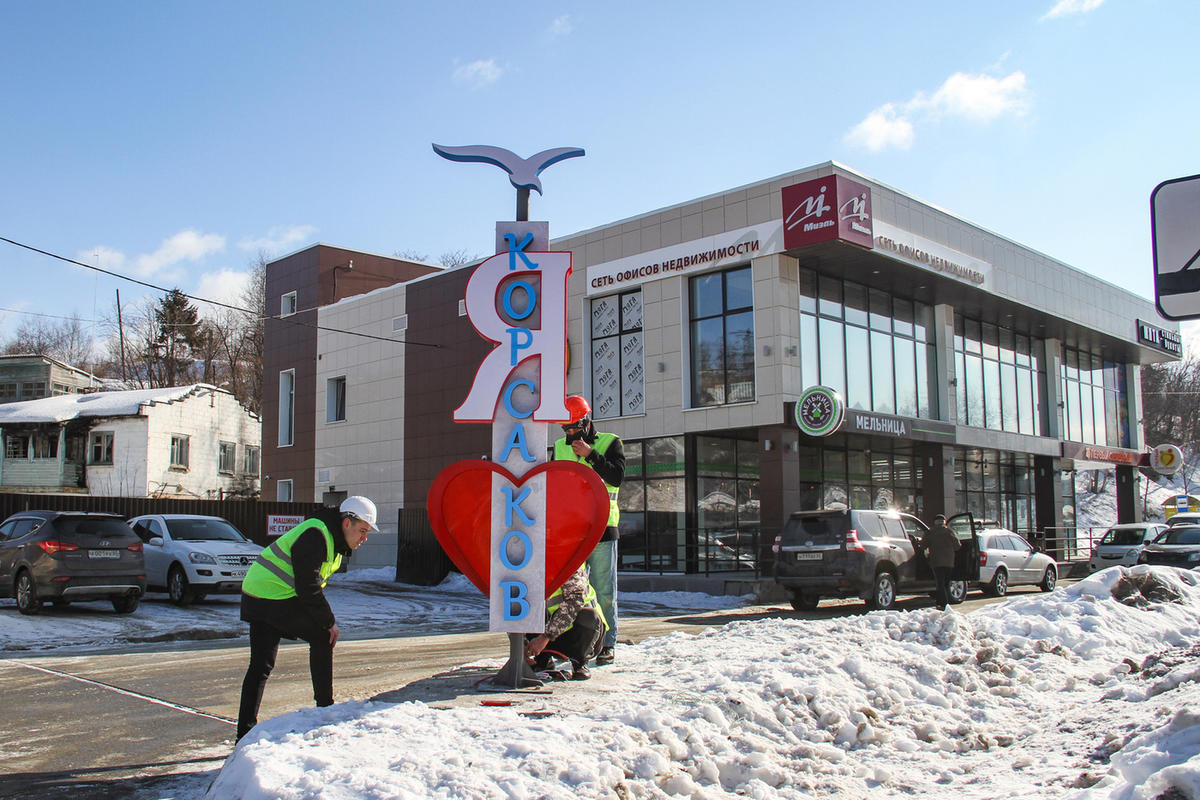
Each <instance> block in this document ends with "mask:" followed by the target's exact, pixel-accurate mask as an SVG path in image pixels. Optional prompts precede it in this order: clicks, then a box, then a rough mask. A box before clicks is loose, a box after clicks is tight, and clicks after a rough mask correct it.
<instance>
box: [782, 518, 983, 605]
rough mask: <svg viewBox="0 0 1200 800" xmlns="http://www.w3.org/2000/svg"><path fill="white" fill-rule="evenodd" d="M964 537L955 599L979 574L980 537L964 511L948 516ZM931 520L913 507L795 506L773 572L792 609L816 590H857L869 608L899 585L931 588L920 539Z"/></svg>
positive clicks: (892, 595) (845, 593)
mask: <svg viewBox="0 0 1200 800" xmlns="http://www.w3.org/2000/svg"><path fill="white" fill-rule="evenodd" d="M951 523H952V524H951V529H952V530H954V531H955V533H956V534H957V535H958V536H959V538H960V539H961V540H962V541H963V547H961V548H960V549H959V551H958V554H957V557H956V560H955V568H954V573H953V579H952V580H951V582H950V602H951V603H961V602H962V601H963V599H964V598H965V597H966V593H967V584H968V583H969V582H973V581H975V580H978V578H979V543H978V540H977V538H976V536H975V525H974V521H973V520H972V518H971V515H970V514H958V515H956V516H954V517H952V518H951ZM928 531H929V528H928V527H927V526H926V525H925V523H924V522H922V521H921V520H919V519H917V518H916V517H914V516H912V515H911V514H901V513H897V512H894V511H867V510H857V509H838V510H829V509H826V510H823V511H798V512H796V513H794V514H792V515H791V517H789V518H788V521H787V524H786V525H785V526H784V528H783V532H782V533H781V534H780V535H779V536H777V537H775V547H774V548H773V550H774V552H775V580H776V581H777V582H778V583H779V584H780V585H781V586H783V587H784V588H786V589H787V590H788V591H789V592H791V595H792V607H793V608H795V609H796V610H797V611H799V610H804V609H813V608H816V607H817V604H818V603H819V602H820V601H821V598H822V597H855V596H857V597H861V598H863V599H864V600H866V601H867V605H868V606H869V607H871V608H891V607H892V606H893V605H894V604H895V602H896V595H897V594H898V593H919V592H920V593H923V592H930V593H933V592H934V581H933V570H932V569H931V568H930V566H929V561H928V559H926V557H925V554H924V552H923V551H922V549H921V542H922V540H924V538H925V534H926V533H928Z"/></svg>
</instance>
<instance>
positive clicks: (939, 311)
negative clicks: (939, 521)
mask: <svg viewBox="0 0 1200 800" xmlns="http://www.w3.org/2000/svg"><path fill="white" fill-rule="evenodd" d="M933 343H934V352H936V353H937V363H936V364H935V365H934V368H935V369H936V370H937V377H936V385H937V404H938V405H937V407H938V419H941V420H944V421H945V422H949V423H957V422H958V395H957V393H956V392H955V387H956V386H957V385H958V384H957V381H958V380H959V377H960V376H957V375H955V374H954V306H949V305H946V304H945V303H942V304H941V305H936V306H934V307H933ZM934 513H941V512H934Z"/></svg>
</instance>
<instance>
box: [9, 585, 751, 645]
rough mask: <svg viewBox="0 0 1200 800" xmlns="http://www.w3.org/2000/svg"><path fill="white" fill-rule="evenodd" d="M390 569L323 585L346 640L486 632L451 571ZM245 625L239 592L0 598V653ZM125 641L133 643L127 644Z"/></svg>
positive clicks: (658, 601) (193, 637) (624, 609)
mask: <svg viewBox="0 0 1200 800" xmlns="http://www.w3.org/2000/svg"><path fill="white" fill-rule="evenodd" d="M394 576H395V570H392V569H388V568H381V569H362V570H354V571H351V572H347V573H342V574H337V575H334V576H333V577H332V578H330V581H329V586H328V587H327V588H326V596H327V597H328V598H329V602H330V605H332V607H333V610H334V613H335V614H337V615H338V617H339V619H343V620H347V621H349V620H353V624H347V625H345V628H346V638H348V639H366V638H373V637H379V636H425V635H429V634H442V633H467V632H471V631H486V630H487V627H488V618H487V604H486V603H484V602H483V600H482V595H481V594H480V593H479V590H478V589H476V588H475V587H474V585H472V584H471V582H470V581H468V580H467V579H466V578H464V577H463V576H462V575H459V574H457V573H452V575H451V577H449V578H447V579H446V580H445V581H443V582H442V584H441V585H440V586H434V587H429V586H410V585H407V584H398V583H396V582H395V581H394V580H393V577H394ZM752 599H753V598H750V597H741V598H739V597H728V596H721V597H717V596H713V595H707V594H703V593H700V592H664V593H657V594H653V593H630V592H622V593H621V595H620V597H619V602H620V609H621V614H622V615H623V616H653V615H660V614H673V613H687V612H695V611H709V610H715V609H720V608H737V607H738V606H741V605H744V604H745V603H747V602H750V601H752ZM248 631H249V626H248V625H247V624H246V623H244V622H242V621H241V619H240V617H239V595H213V596H211V597H208V598H206V599H205V600H204V601H202V602H200V603H197V604H196V605H193V606H189V607H187V608H178V607H176V606H174V605H172V604H171V603H170V601H169V600H168V599H167V596H166V595H165V594H158V593H151V594H149V595H147V596H146V598H144V599H143V600H142V604H141V606H139V608H138V610H137V611H135V612H134V613H133V614H129V615H120V614H114V613H113V610H112V605H111V604H109V603H107V602H97V603H74V604H72V605H70V606H68V607H66V608H60V607H56V606H52V605H49V604H47V605H46V606H45V607H44V608H43V610H42V613H40V614H37V615H34V616H25V615H23V614H21V613H20V612H18V611H17V605H16V601H15V600H0V657H3V656H13V655H23V654H27V653H29V652H37V653H39V654H47V653H54V654H56V655H57V654H66V653H73V652H79V651H91V652H95V651H97V650H106V649H110V650H120V651H122V652H128V651H130V650H136V649H138V647H139V646H143V647H145V648H150V647H158V648H160V647H162V646H163V643H164V642H196V641H204V640H214V639H216V640H220V639H230V640H232V639H238V638H244V637H246V636H247V633H248ZM131 645H132V646H131Z"/></svg>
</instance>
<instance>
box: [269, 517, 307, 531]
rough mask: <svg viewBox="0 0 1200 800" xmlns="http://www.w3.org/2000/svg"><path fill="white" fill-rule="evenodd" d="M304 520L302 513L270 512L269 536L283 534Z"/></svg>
mask: <svg viewBox="0 0 1200 800" xmlns="http://www.w3.org/2000/svg"><path fill="white" fill-rule="evenodd" d="M301 522H304V516H303V515H302V514H268V515H267V536H282V535H283V534H285V533H287V532H288V531H290V530H291V529H292V528H294V527H296V526H297V525H299V524H300V523H301Z"/></svg>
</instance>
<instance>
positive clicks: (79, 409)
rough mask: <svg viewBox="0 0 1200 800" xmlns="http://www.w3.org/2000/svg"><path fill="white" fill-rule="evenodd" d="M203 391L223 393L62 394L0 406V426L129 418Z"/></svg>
mask: <svg viewBox="0 0 1200 800" xmlns="http://www.w3.org/2000/svg"><path fill="white" fill-rule="evenodd" d="M204 391H210V392H223V391H225V390H224V389H218V388H217V387H215V386H209V385H208V384H206V383H194V384H191V385H190V386H169V387H167V388H165V389H134V390H132V391H126V392H94V393H91V394H64V395H59V396H57V397H43V398H42V399H40V400H24V401H21V402H19V403H5V404H2V405H0V426H4V425H17V424H34V423H44V422H66V421H67V420H70V419H77V418H79V417H133V416H137V415H138V414H140V413H141V410H142V408H143V407H144V406H147V405H153V404H154V403H174V402H176V401H178V400H182V399H184V398H185V397H189V396H191V395H193V394H199V393H201V392H204Z"/></svg>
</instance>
